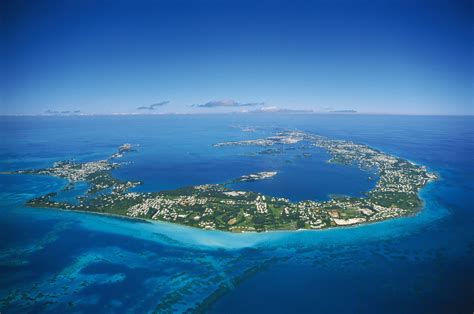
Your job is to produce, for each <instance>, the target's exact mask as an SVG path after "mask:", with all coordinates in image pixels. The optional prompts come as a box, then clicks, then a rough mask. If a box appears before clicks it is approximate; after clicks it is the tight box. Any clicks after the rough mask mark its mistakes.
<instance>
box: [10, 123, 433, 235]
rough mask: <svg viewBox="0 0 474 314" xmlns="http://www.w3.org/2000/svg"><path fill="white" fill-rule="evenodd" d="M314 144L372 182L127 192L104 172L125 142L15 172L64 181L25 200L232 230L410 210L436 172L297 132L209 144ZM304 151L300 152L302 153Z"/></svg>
mask: <svg viewBox="0 0 474 314" xmlns="http://www.w3.org/2000/svg"><path fill="white" fill-rule="evenodd" d="M296 143H303V144H304V145H305V146H304V147H315V146H316V147H320V148H323V149H325V150H327V151H328V152H329V154H330V155H331V159H330V162H337V163H342V164H346V165H353V166H358V167H360V168H361V169H364V170H367V171H374V172H375V174H377V175H378V177H379V181H378V182H377V185H376V187H375V188H374V189H373V190H372V191H369V192H367V196H366V197H363V198H354V197H333V198H332V199H331V200H329V201H324V202H317V201H312V200H308V201H301V202H290V201H289V200H287V199H284V198H276V197H271V196H265V195H262V194H260V193H256V192H244V191H235V190H232V189H229V188H228V187H227V186H226V185H225V184H212V185H211V184H207V185H200V186H189V187H183V188H179V189H175V190H170V191H160V192H153V193H138V192H130V191H129V190H130V188H132V187H135V186H137V185H139V184H141V182H132V181H127V182H124V181H121V180H118V179H116V178H115V177H113V175H112V170H113V169H116V168H118V167H120V166H121V164H119V163H115V162H113V161H114V160H116V159H118V158H120V157H122V155H123V154H124V153H126V152H129V151H132V146H131V145H130V144H125V145H122V146H121V147H120V148H119V149H118V152H116V153H115V154H113V155H112V156H111V157H109V158H108V159H106V160H99V161H96V162H87V163H74V162H71V161H64V162H59V163H56V164H55V165H54V166H53V167H51V168H47V169H35V170H20V171H17V172H15V173H22V174H40V175H51V176H56V177H61V178H65V179H67V180H68V181H69V183H68V184H67V186H66V187H65V188H64V189H63V190H62V191H58V192H54V193H49V194H46V195H43V196H40V197H37V198H35V199H32V200H30V201H29V202H28V203H27V204H28V205H29V206H31V207H43V208H58V209H66V210H79V211H88V212H96V213H104V214H114V215H122V216H128V217H135V218H142V219H151V220H161V221H169V222H173V223H179V224H183V225H187V226H192V227H197V228H203V229H218V230H225V231H232V232H246V231H268V230H295V229H320V228H327V227H334V226H346V225H353V224H359V223H365V222H370V221H377V220H384V219H389V218H392V217H398V216H402V215H410V214H413V213H415V212H416V211H417V210H419V209H420V208H421V206H422V202H421V200H420V198H419V196H418V191H419V189H420V188H422V187H423V186H424V185H426V184H427V182H429V181H430V180H433V179H435V178H436V176H435V175H434V174H431V173H428V172H427V171H426V169H425V168H424V167H420V166H418V165H415V164H413V163H411V162H409V161H406V160H403V159H400V158H397V157H394V156H390V155H387V154H385V153H383V152H380V151H378V150H375V149H372V148H370V147H368V146H366V145H361V144H355V143H352V142H348V141H336V140H330V139H327V138H323V137H320V136H316V135H311V134H306V133H303V132H297V131H291V132H282V133H279V134H277V135H275V136H272V137H268V138H265V139H257V140H247V141H242V142H227V143H218V144H216V147H221V146H232V145H255V146H263V147H267V146H272V145H276V144H278V145H289V148H287V149H291V148H293V146H291V145H293V144H296ZM263 152H265V153H276V152H278V153H280V152H282V149H281V148H279V149H278V150H276V149H266V150H265V151H263ZM305 154H307V153H305ZM276 174H277V173H276V172H260V173H256V174H249V175H246V176H242V177H240V178H237V179H234V180H231V181H229V182H241V181H249V182H251V181H256V180H264V179H271V178H272V177H273V176H274V175H276ZM78 182H86V183H87V184H88V186H89V188H88V190H87V192H86V193H85V194H83V195H81V196H79V197H77V198H76V202H67V201H62V200H58V196H59V195H61V193H64V192H66V191H68V190H72V189H74V188H75V185H76V183H78Z"/></svg>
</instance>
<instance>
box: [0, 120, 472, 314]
mask: <svg viewBox="0 0 474 314" xmlns="http://www.w3.org/2000/svg"><path fill="white" fill-rule="evenodd" d="M288 129H297V130H302V131H305V132H310V133H314V134H319V135H323V136H327V137H330V138H333V139H343V140H352V141H354V142H358V143H364V144H367V145H369V146H371V147H374V148H377V149H380V150H382V151H384V152H387V153H390V154H393V155H397V156H400V157H402V158H405V159H408V160H411V161H413V162H416V163H418V164H421V165H425V166H427V167H428V169H429V170H431V171H434V172H436V173H437V174H438V175H439V176H440V179H439V180H437V181H435V182H433V183H430V184H429V185H428V186H427V187H425V188H424V189H423V190H422V191H421V195H422V198H423V201H424V203H425V205H424V208H423V210H422V211H420V212H419V213H418V214H417V215H415V216H411V217H403V218H397V219H393V220H389V221H384V222H378V223H374V224H369V225H361V226H356V227H347V228H336V229H328V230H320V231H293V232H284V231H278V232H266V233H243V234H231V233H226V232H220V231H204V230H199V229H195V228H189V227H185V226H179V225H174V224H170V223H165V222H147V221H141V220H133V219H126V218H119V217H110V216H104V215H97V214H87V213H79V212H69V211H61V210H52V209H42V208H28V207H26V206H25V205H24V204H25V202H26V201H27V200H29V199H31V198H33V197H35V196H38V195H42V194H45V193H48V192H52V191H56V190H58V189H61V188H62V187H63V186H64V185H65V184H66V182H65V181H64V180H61V179H57V178H51V177H46V176H30V175H0V312H1V313H37V312H44V313H65V312H76V313H98V312H100V313H123V312H130V313H143V312H158V313H171V312H209V313H472V312H473V311H474V228H473V226H474V208H473V207H474V206H473V205H474V202H473V197H474V180H473V179H474V118H473V117H455V116H452V117H448V116H388V115H386V116H385V115H309V114H301V115H300V114H293V115H289V114H229V115H163V116H159V115H154V116H76V117H73V116H71V117H59V116H57V117H0V135H1V138H2V140H1V141H0V171H11V170H18V169H31V168H42V167H50V166H51V165H52V164H53V163H54V162H55V161H60V160H76V161H93V160H98V159H102V158H105V157H107V156H109V155H110V154H112V153H114V152H115V151H116V149H117V147H118V146H120V145H122V144H124V143H132V144H135V145H138V146H137V150H136V151H134V152H131V153H129V154H127V155H126V156H125V157H124V161H126V162H130V163H128V164H126V165H124V166H123V167H122V168H120V169H116V170H114V172H113V173H114V175H115V176H117V177H119V178H122V179H127V180H140V181H143V182H144V184H143V185H142V186H139V187H137V188H135V189H136V190H139V191H158V190H168V189H175V188H178V187H183V186H189V185H198V184H206V183H223V182H227V181H228V180H231V179H233V178H237V177H239V176H242V175H245V174H250V173H254V172H258V171H278V175H277V176H275V177H274V178H273V179H271V180H264V181H258V182H252V183H248V182H247V183H239V184H236V185H235V186H234V187H235V188H239V189H244V190H253V191H258V192H262V193H265V194H268V195H274V196H279V197H286V198H289V199H291V200H296V201H297V200H304V199H315V200H325V199H328V198H330V197H331V195H334V194H338V195H351V196H362V195H364V192H366V191H368V190H370V189H371V188H372V187H373V186H374V184H375V180H374V178H373V177H372V174H371V173H369V172H365V171H362V170H360V169H357V168H355V167H351V166H342V165H335V164H328V163H327V162H326V161H327V159H328V155H327V153H326V152H324V151H323V150H318V149H309V150H308V151H307V152H306V153H307V154H306V155H305V157H302V156H301V154H300V153H299V152H293V151H286V152H284V153H281V154H280V153H275V154H261V153H259V152H260V151H261V150H262V149H261V148H258V147H235V146H233V147H215V146H213V144H215V143H218V142H225V141H237V140H244V139H255V138H261V137H265V136H269V135H271V134H274V133H275V132H278V131H280V130H288ZM249 131H251V132H249ZM83 188H84V187H83ZM75 195H76V194H74V193H72V194H71V195H68V196H67V197H71V198H73V197H74V196H75Z"/></svg>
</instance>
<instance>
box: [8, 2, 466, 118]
mask: <svg viewBox="0 0 474 314" xmlns="http://www.w3.org/2000/svg"><path fill="white" fill-rule="evenodd" d="M0 6H1V7H0V12H1V13H0V14H2V20H1V23H2V25H1V28H0V46H1V47H3V48H1V49H0V54H1V55H0V57H1V59H0V62H1V63H0V66H1V68H0V69H1V75H0V88H1V89H0V102H1V103H0V114H41V113H44V112H45V111H47V110H50V111H53V112H54V111H74V110H80V111H81V112H83V113H120V112H131V113H132V112H141V113H143V112H151V113H159V112H229V111H242V110H244V111H252V110H261V108H264V110H266V109H268V108H275V107H276V108H285V109H293V110H301V109H304V110H316V111H323V112H327V111H334V110H357V111H358V112H364V113H393V114H473V106H474V105H473V94H472V89H473V63H472V57H473V56H472V35H473V34H472V18H473V16H472V14H473V13H472V12H473V10H472V2H471V1H455V0H450V1H437V0H429V1H428V0H426V1H417V0H409V1H408V0H407V1H402V0H393V1H388V0H379V1H357V0H355V1H342V0H334V1H329V0H325V1H308V2H306V1H248V2H246V1H159V0H150V1H131V0H130V1H121V0H118V1H99V0H94V1H88V0H81V1H72V0H60V1H49V0H44V1H24V0H15V1H8V0H5V1H1V4H0ZM154 104H156V106H153V107H152V105H154ZM138 107H152V108H151V109H137V108H138Z"/></svg>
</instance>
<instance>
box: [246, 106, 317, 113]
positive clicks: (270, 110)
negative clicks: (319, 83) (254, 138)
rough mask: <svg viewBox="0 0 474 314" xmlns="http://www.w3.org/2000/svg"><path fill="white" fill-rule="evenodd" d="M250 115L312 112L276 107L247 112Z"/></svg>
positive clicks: (309, 111) (310, 111)
mask: <svg viewBox="0 0 474 314" xmlns="http://www.w3.org/2000/svg"><path fill="white" fill-rule="evenodd" d="M249 112H250V113H312V112H314V111H313V110H306V109H286V108H278V107H274V106H272V107H263V108H260V109H257V110H252V111H249Z"/></svg>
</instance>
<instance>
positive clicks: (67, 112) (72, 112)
mask: <svg viewBox="0 0 474 314" xmlns="http://www.w3.org/2000/svg"><path fill="white" fill-rule="evenodd" d="M44 113H45V114H47V115H75V114H80V113H81V110H51V109H48V110H45V111H44Z"/></svg>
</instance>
